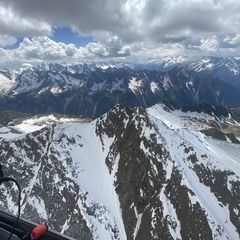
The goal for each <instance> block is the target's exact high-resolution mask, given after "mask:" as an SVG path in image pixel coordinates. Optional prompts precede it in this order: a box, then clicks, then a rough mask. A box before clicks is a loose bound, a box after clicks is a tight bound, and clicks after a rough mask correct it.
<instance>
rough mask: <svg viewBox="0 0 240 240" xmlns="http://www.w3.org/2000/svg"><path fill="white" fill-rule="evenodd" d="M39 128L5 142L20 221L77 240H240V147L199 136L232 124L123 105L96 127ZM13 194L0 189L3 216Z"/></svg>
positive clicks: (1, 147) (0, 148)
mask: <svg viewBox="0 0 240 240" xmlns="http://www.w3.org/2000/svg"><path fill="white" fill-rule="evenodd" d="M34 121H35V122H34ZM34 121H32V124H33V125H34V124H36V125H37V126H38V127H39V129H38V130H37V131H34V132H30V133H28V134H24V133H23V134H22V135H18V137H17V138H16V137H12V138H11V139H9V138H8V139H6V138H5V139H4V134H0V137H2V140H1V142H0V154H1V164H2V165H3V166H4V171H5V172H6V174H9V175H11V176H14V177H16V178H17V179H18V180H19V182H20V184H21V186H22V187H23V198H22V217H25V218H28V219H32V220H33V221H36V222H39V221H41V220H42V221H47V222H48V223H49V226H50V227H51V228H52V229H55V230H57V231H59V232H62V233H64V234H67V235H70V236H73V237H75V238H77V239H102V240H107V239H121V240H122V239H123V240H124V239H129V240H133V239H136V240H146V239H219V240H220V239H236V240H237V239H239V234H240V221H239V217H240V215H239V214H240V207H239V206H240V202H239V199H240V171H239V169H240V168H239V166H240V160H239V153H240V147H239V145H238V144H234V143H231V142H228V141H226V140H225V141H220V140H216V139H213V138H210V137H206V136H205V135H204V134H203V133H201V132H200V130H203V129H207V128H209V127H212V126H220V125H223V124H228V122H229V121H231V119H230V117H229V118H225V119H224V118H222V119H221V118H219V117H218V116H215V115H209V114H206V113H197V112H194V113H193V112H182V111H180V110H170V109H168V108H167V107H165V106H163V105H156V106H154V107H151V108H149V109H147V110H144V109H142V108H128V107H124V106H123V105H117V106H116V107H115V108H113V109H112V110H111V111H109V112H108V113H107V114H105V115H103V116H102V117H100V118H98V119H96V120H94V121H93V122H78V121H74V122H73V121H72V122H71V121H69V122H66V121H65V122H64V123H59V122H58V123H54V124H52V123H51V124H49V125H47V126H46V125H42V126H40V125H39V123H38V122H37V119H35V120H34ZM62 121H64V120H62ZM231 124H234V121H232V123H231ZM235 125H236V124H235ZM29 127H32V126H29ZM236 127H237V125H236ZM5 128H6V127H5ZM11 128H14V126H11ZM16 129H18V130H19V127H18V128H17V127H16ZM21 129H26V127H25V128H21ZM0 131H1V129H0ZM15 192H16V189H15V188H12V189H11V190H9V189H5V188H3V187H1V201H0V203H1V208H4V209H9V210H10V211H11V212H13V213H14V212H15V211H16V199H15V194H14V193H15ZM6 196H8V198H7V199H6Z"/></svg>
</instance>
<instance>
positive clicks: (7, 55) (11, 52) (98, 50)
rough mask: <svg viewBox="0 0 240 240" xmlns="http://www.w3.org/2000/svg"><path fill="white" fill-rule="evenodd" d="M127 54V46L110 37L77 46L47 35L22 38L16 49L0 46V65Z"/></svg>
mask: <svg viewBox="0 0 240 240" xmlns="http://www.w3.org/2000/svg"><path fill="white" fill-rule="evenodd" d="M114 41H118V40H116V39H115V40H114ZM108 43H111V44H109V45H108ZM129 54H130V47H129V46H127V45H121V44H119V42H118V44H117V45H116V44H113V42H112V39H111V40H109V41H107V42H105V43H104V44H102V43H94V42H92V43H89V44H87V46H86V47H79V48H77V47H76V46H75V45H74V44H65V43H62V42H55V41H53V40H52V39H50V38H49V37H33V38H24V39H23V41H22V42H21V43H20V44H19V46H18V47H17V48H16V49H4V48H0V62H1V66H3V65H13V64H21V63H24V62H37V63H38V62H41V61H43V62H77V61H84V60H85V61H86V60H97V59H100V58H102V57H112V58H114V57H124V56H128V55H129Z"/></svg>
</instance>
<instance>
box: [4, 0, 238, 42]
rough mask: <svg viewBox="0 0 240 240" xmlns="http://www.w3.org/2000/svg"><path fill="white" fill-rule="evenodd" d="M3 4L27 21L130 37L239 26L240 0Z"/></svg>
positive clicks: (16, 0) (20, 0)
mask: <svg viewBox="0 0 240 240" xmlns="http://www.w3.org/2000/svg"><path fill="white" fill-rule="evenodd" d="M2 6H5V9H8V10H9V9H10V10H11V11H12V14H11V16H12V15H14V16H19V18H20V17H22V19H23V20H24V19H27V20H26V21H27V22H28V23H30V22H33V21H35V23H36V21H38V22H39V23H42V24H43V23H47V24H48V25H50V26H53V25H64V26H71V27H73V28H74V29H75V30H77V31H78V32H79V33H81V34H83V33H84V34H86V33H87V34H93V35H98V34H102V33H105V34H111V35H112V36H115V35H117V36H118V37H119V38H121V39H122V40H123V41H127V42H132V41H139V40H140V41H144V40H150V41H164V40H165V39H169V38H172V39H179V38H191V37H192V36H199V35H200V36H201V37H203V36H204V37H210V36H212V35H216V34H222V33H224V34H227V33H229V34H230V33H231V34H232V33H236V32H237V31H238V30H239V27H240V1H239V0H228V1H220V0H191V1H189V0H171V1H165V0H118V1H117V0H88V1H84V0H71V1H66V0H51V1H49V0H41V1H32V0H2ZM13 13H14V14H13ZM20 23H21V21H20V22H19V24H20ZM22 24H23V21H22ZM23 25H24V24H23ZM35 25H36V24H34V26H35ZM35 29H36V28H35ZM37 29H38V28H37ZM32 30H34V29H32Z"/></svg>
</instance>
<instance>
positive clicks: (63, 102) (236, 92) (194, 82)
mask: <svg viewBox="0 0 240 240" xmlns="http://www.w3.org/2000/svg"><path fill="white" fill-rule="evenodd" d="M239 69H240V60H239V59H238V58H214V57H209V58H203V59H199V60H198V61H192V62H183V63H182V64H175V63H174V62H170V63H169V62H167V63H161V64H157V63H151V64H150V63H149V64H126V63H118V64H110V63H108V64H106V63H95V64H93V63H91V64H78V65H60V64H42V65H36V66H32V65H24V66H22V67H20V68H19V69H17V70H9V69H5V70H1V71H0V102H1V105H0V110H1V111H4V110H12V111H20V112H26V113H34V114H37V113H40V114H48V113H52V112H54V113H60V114H67V115H75V116H84V117H90V118H96V117H99V116H101V115H102V114H104V113H106V112H107V111H108V110H110V109H111V108H113V107H114V106H115V105H116V104H118V103H123V104H125V105H126V106H130V107H137V106H141V107H144V108H146V107H150V106H152V105H154V104H156V103H159V102H162V103H165V104H166V105H168V106H170V105H172V106H175V107H178V108H179V107H185V106H193V105H196V104H197V105H198V104H211V105H228V106H233V107H239V106H240V85H239V82H240V81H239V78H240V73H239Z"/></svg>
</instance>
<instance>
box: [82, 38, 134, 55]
mask: <svg viewBox="0 0 240 240" xmlns="http://www.w3.org/2000/svg"><path fill="white" fill-rule="evenodd" d="M86 48H87V49H88V51H89V52H90V53H93V54H95V55H97V56H99V57H126V56H129V55H130V54H131V48H130V46H128V45H124V43H123V42H122V41H121V40H120V39H119V38H118V37H116V36H114V37H112V38H110V39H108V40H107V41H106V42H104V43H100V42H98V43H89V44H87V46H86Z"/></svg>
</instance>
